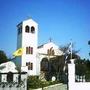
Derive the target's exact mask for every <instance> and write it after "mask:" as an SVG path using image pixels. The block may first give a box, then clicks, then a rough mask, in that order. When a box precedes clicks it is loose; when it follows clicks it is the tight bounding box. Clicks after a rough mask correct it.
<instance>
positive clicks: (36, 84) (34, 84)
mask: <svg viewBox="0 0 90 90" xmlns="http://www.w3.org/2000/svg"><path fill="white" fill-rule="evenodd" d="M56 83H58V82H57V81H54V82H52V81H41V80H40V79H39V78H38V76H29V77H28V80H27V87H28V89H30V88H31V89H36V88H43V87H46V86H49V85H53V84H56Z"/></svg>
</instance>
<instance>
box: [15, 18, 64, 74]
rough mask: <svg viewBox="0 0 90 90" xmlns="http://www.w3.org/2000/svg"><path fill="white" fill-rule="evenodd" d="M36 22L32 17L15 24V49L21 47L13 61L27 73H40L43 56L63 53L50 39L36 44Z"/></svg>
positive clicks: (48, 56)
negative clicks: (21, 49)
mask: <svg viewBox="0 0 90 90" xmlns="http://www.w3.org/2000/svg"><path fill="white" fill-rule="evenodd" d="M38 33H39V30H38V23H37V22H35V21H34V20H33V19H31V18H30V19H28V20H24V21H22V22H21V23H19V24H18V25H17V50H18V49H19V48H23V53H22V55H21V56H19V57H16V58H15V60H14V62H15V63H16V65H17V66H19V67H21V71H25V72H27V73H28V75H40V71H41V61H42V59H43V58H47V59H48V60H49V58H52V57H55V56H61V55H63V52H62V51H61V50H60V49H59V47H58V46H57V45H56V44H54V43H53V42H52V41H49V42H48V43H45V44H43V45H40V46H38Z"/></svg>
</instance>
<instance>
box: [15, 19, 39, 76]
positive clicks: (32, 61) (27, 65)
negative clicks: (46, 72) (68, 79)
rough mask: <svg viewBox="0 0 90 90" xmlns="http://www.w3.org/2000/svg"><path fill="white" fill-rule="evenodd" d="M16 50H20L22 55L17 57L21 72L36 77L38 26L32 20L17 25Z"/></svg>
mask: <svg viewBox="0 0 90 90" xmlns="http://www.w3.org/2000/svg"><path fill="white" fill-rule="evenodd" d="M17 28H18V35H17V49H19V48H22V49H23V54H22V56H20V57H17V60H18V62H19V64H20V65H21V70H22V71H26V72H28V74H29V75H37V74H38V71H37V64H36V63H37V58H36V54H37V42H38V24H37V23H36V22H35V21H34V20H33V19H31V18H30V19H28V20H25V21H23V22H21V23H20V24H18V25H17Z"/></svg>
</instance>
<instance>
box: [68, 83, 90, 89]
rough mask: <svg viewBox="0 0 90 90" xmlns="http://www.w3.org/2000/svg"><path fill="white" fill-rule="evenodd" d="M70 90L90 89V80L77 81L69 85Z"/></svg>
mask: <svg viewBox="0 0 90 90" xmlns="http://www.w3.org/2000/svg"><path fill="white" fill-rule="evenodd" d="M69 90H90V82H84V83H83V82H78V83H77V82H75V83H73V84H70V85H69Z"/></svg>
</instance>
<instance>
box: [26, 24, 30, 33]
mask: <svg viewBox="0 0 90 90" xmlns="http://www.w3.org/2000/svg"><path fill="white" fill-rule="evenodd" d="M29 29H30V28H29V26H28V25H27V26H26V27H25V32H27V33H29Z"/></svg>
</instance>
